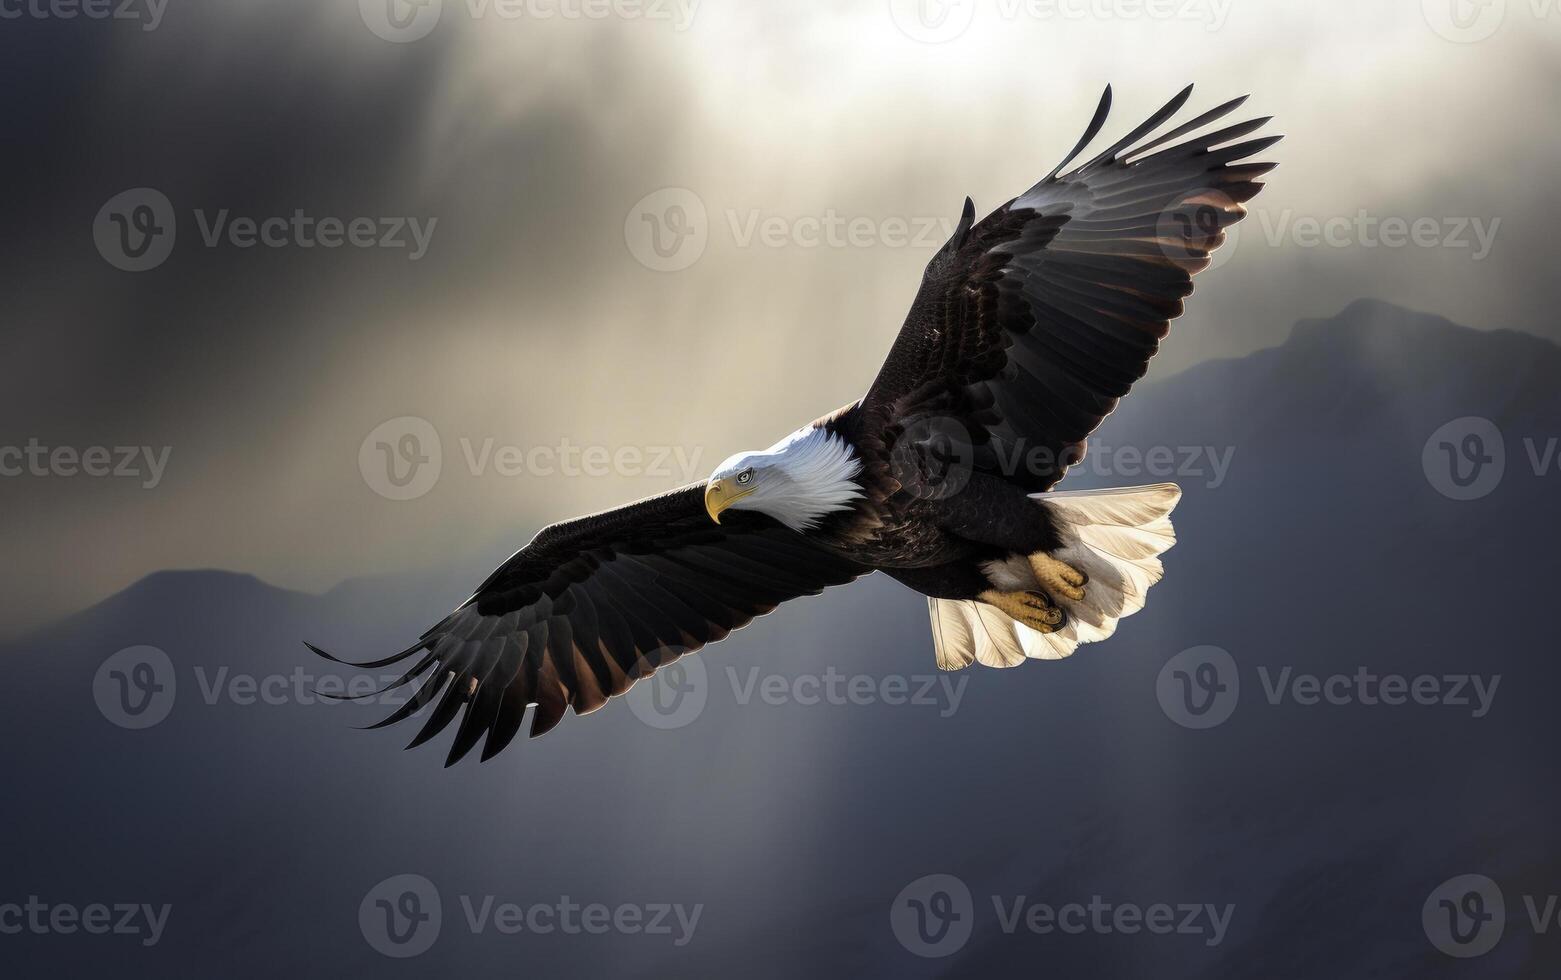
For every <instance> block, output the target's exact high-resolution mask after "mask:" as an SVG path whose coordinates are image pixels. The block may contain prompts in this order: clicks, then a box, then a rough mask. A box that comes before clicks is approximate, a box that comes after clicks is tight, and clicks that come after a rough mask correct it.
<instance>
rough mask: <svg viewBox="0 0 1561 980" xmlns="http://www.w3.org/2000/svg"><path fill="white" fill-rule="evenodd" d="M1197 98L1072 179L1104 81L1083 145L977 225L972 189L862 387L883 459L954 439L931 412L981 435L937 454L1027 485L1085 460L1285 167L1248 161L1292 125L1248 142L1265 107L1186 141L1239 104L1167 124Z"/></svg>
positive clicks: (1168, 110)
mask: <svg viewBox="0 0 1561 980" xmlns="http://www.w3.org/2000/svg"><path fill="white" fill-rule="evenodd" d="M1191 93H1192V86H1188V87H1187V88H1186V89H1184V90H1183V91H1182V92H1181V93H1180V94H1178V95H1177V96H1176V98H1174V99H1172V100H1171V101H1170V102H1169V103H1168V104H1167V105H1166V106H1164V107H1163V108H1162V109H1161V110H1160V111H1159V112H1157V113H1155V114H1154V115H1153V116H1152V117H1150V118H1149V119H1148V120H1147V121H1146V122H1145V123H1144V124H1143V125H1141V126H1139V127H1137V128H1136V129H1134V130H1133V131H1132V132H1131V133H1129V134H1128V135H1127V136H1126V137H1124V138H1123V139H1121V140H1120V141H1118V142H1117V143H1115V144H1113V145H1112V146H1110V147H1108V148H1107V149H1106V150H1104V151H1102V152H1101V153H1099V154H1098V155H1096V156H1094V157H1093V158H1091V159H1090V160H1089V161H1088V162H1086V163H1084V164H1082V165H1080V166H1078V167H1077V168H1075V169H1074V170H1072V171H1071V172H1069V173H1066V174H1061V171H1062V168H1063V167H1065V166H1067V165H1068V164H1069V163H1070V162H1071V161H1072V160H1073V159H1074V158H1075V157H1077V156H1078V155H1079V153H1080V152H1082V151H1083V150H1084V149H1085V148H1086V147H1087V146H1088V145H1089V144H1090V143H1091V142H1092V141H1093V140H1094V137H1095V135H1096V134H1097V133H1098V132H1099V131H1100V128H1101V126H1102V125H1103V124H1104V123H1105V120H1106V115H1107V113H1108V111H1109V110H1110V106H1111V89H1110V88H1109V87H1108V88H1107V89H1106V91H1105V94H1104V96H1103V97H1102V98H1101V101H1100V106H1099V108H1098V109H1097V110H1096V112H1095V117H1094V120H1093V121H1092V122H1091V123H1090V126H1089V129H1088V131H1087V132H1086V133H1085V135H1084V137H1083V139H1081V140H1080V141H1079V144H1078V145H1077V146H1076V147H1075V148H1074V150H1073V152H1072V153H1070V154H1069V155H1068V156H1067V157H1066V158H1065V159H1064V160H1063V161H1062V163H1060V164H1058V166H1057V168H1056V170H1053V171H1052V173H1051V174H1049V175H1047V177H1046V178H1045V179H1043V180H1042V181H1041V182H1040V183H1038V184H1036V185H1035V186H1034V187H1032V188H1030V189H1029V190H1028V191H1026V192H1025V193H1024V194H1022V195H1020V196H1019V197H1017V198H1015V199H1014V200H1011V201H1009V202H1008V203H1007V204H1004V205H1003V206H1002V207H1000V208H998V209H997V210H996V211H994V212H992V213H991V214H990V215H988V216H987V217H985V218H983V219H982V220H981V222H980V223H979V224H975V225H974V227H972V222H973V221H974V218H975V209H974V206H973V205H972V203H971V201H970V199H969V198H966V200H965V209H964V214H963V216H962V218H961V220H960V222H959V225H958V226H957V228H956V229H955V232H954V234H953V236H952V237H951V238H950V239H949V241H948V243H947V244H945V245H944V246H943V248H942V249H941V250H939V252H938V253H937V254H936V255H935V256H934V257H933V258H932V260H931V261H930V262H929V263H928V265H927V270H926V274H925V275H924V277H923V279H922V284H921V289H920V291H919V292H918V293H917V294H916V301H915V303H914V304H913V305H912V307H911V311H910V314H909V315H908V316H907V317H906V320H905V325H904V326H903V327H902V328H901V330H900V333H899V335H898V337H897V338H896V339H895V342H894V346H893V348H892V349H891V350H890V352H889V356H888V358H887V360H886V361H885V363H884V365H883V368H882V370H881V371H880V372H879V375H878V377H877V379H876V380H875V381H874V382H873V386H872V388H871V389H869V391H868V393H867V395H866V397H865V398H864V399H863V405H862V408H863V411H864V418H865V419H867V420H870V422H869V424H868V426H867V428H868V429H870V430H872V431H875V432H876V433H878V435H879V438H881V439H882V440H883V442H884V444H885V445H884V446H882V447H879V448H880V450H881V452H882V453H883V454H885V455H886V454H887V453H889V452H891V451H894V452H897V451H898V448H899V447H898V446H897V445H896V444H895V440H896V438H898V437H900V436H902V435H906V434H907V433H909V435H908V436H907V438H910V439H919V438H924V437H925V436H926V433H928V432H932V433H934V434H935V435H936V437H937V438H939V439H943V440H947V439H948V438H949V435H948V427H947V425H944V426H942V427H939V426H932V427H930V428H929V427H927V426H921V427H918V426H915V425H912V424H910V423H911V421H912V420H914V419H916V418H922V419H925V418H928V417H937V418H939V419H948V420H951V421H952V422H953V423H955V424H956V425H957V426H958V427H960V428H962V429H963V430H964V431H963V432H961V433H959V435H958V438H959V439H960V441H963V440H964V439H966V438H968V440H969V443H970V445H969V446H964V447H961V448H959V449H952V450H951V449H950V448H949V447H943V450H942V451H943V452H945V453H948V452H960V451H968V452H970V454H971V456H970V458H971V460H972V462H973V465H974V466H975V467H976V468H977V469H980V470H986V471H989V472H994V473H998V474H1000V475H1002V476H1003V477H1005V478H1006V479H1008V480H1010V481H1012V482H1015V483H1017V484H1019V485H1021V486H1022V487H1024V489H1026V490H1027V491H1030V492H1037V491H1042V490H1048V489H1050V488H1051V487H1052V486H1054V485H1055V484H1056V483H1057V481H1058V480H1060V479H1061V478H1062V476H1063V473H1064V472H1065V471H1066V469H1067V467H1068V466H1069V465H1070V464H1071V463H1074V462H1077V461H1078V459H1080V458H1082V456H1083V451H1084V441H1085V438H1086V437H1087V436H1088V435H1089V434H1090V433H1091V432H1093V431H1094V430H1095V428H1096V427H1098V426H1099V425H1100V423H1101V422H1102V421H1103V420H1104V419H1105V417H1106V416H1107V415H1108V414H1110V413H1111V411H1112V410H1113V409H1114V408H1115V407H1116V404H1117V401H1118V399H1120V398H1121V397H1122V396H1123V395H1125V394H1127V392H1128V390H1129V389H1130V388H1131V387H1132V385H1133V383H1134V382H1135V381H1137V380H1138V379H1139V378H1141V377H1143V375H1144V373H1145V371H1147V370H1148V367H1149V359H1150V358H1151V357H1153V356H1154V354H1155V352H1156V351H1157V350H1158V349H1159V344H1160V340H1161V338H1163V337H1164V336H1165V335H1166V333H1167V332H1168V330H1169V328H1170V321H1171V320H1172V319H1174V318H1176V317H1178V316H1180V315H1181V313H1182V300H1183V299H1184V298H1185V297H1186V296H1187V295H1188V294H1190V293H1191V292H1192V276H1193V274H1194V273H1196V272H1199V271H1201V270H1202V269H1204V268H1206V267H1207V266H1208V264H1209V255H1210V253H1211V252H1213V251H1214V249H1215V248H1217V247H1218V246H1219V245H1220V244H1221V243H1222V242H1223V241H1224V239H1225V234H1224V229H1225V228H1227V227H1229V226H1230V225H1232V224H1234V223H1235V222H1237V221H1239V220H1240V219H1241V218H1242V217H1243V216H1244V215H1245V214H1246V210H1245V208H1243V207H1242V203H1243V202H1244V201H1247V200H1250V199H1251V198H1252V197H1253V196H1254V195H1256V194H1257V192H1258V191H1259V190H1260V189H1261V188H1262V186H1263V185H1262V184H1260V183H1257V182H1256V178H1258V177H1260V176H1262V175H1263V174H1265V173H1267V172H1268V171H1270V170H1272V169H1273V167H1274V164H1271V163H1249V162H1246V161H1247V160H1249V159H1250V158H1251V157H1252V156H1253V155H1255V154H1257V153H1260V152H1262V151H1263V150H1265V149H1267V148H1268V147H1270V146H1272V145H1273V144H1274V143H1276V142H1278V141H1279V139H1280V137H1277V136H1273V137H1267V138H1260V139H1253V140H1248V141H1245V142H1240V141H1241V140H1242V138H1243V137H1246V136H1248V135H1250V134H1251V133H1253V132H1255V131H1256V130H1257V129H1259V128H1261V127H1262V126H1263V125H1264V124H1265V123H1267V122H1268V118H1263V119H1254V120H1251V121H1249V122H1243V123H1238V124H1236V125H1232V126H1227V127H1225V128H1221V129H1219V130H1217V131H1215V132H1210V133H1207V134H1205V135H1201V136H1196V137H1193V138H1190V139H1186V140H1185V141H1184V142H1177V141H1178V140H1181V139H1183V137H1186V136H1188V134H1190V133H1193V132H1195V131H1197V130H1199V129H1201V128H1203V127H1204V126H1206V125H1208V124H1210V123H1212V122H1214V121H1216V120H1218V119H1221V118H1222V117H1224V116H1226V115H1227V114H1229V113H1230V112H1232V111H1233V110H1235V109H1236V108H1237V107H1238V106H1240V105H1241V104H1242V103H1243V102H1244V101H1245V98H1242V99H1236V100H1234V101H1231V102H1227V103H1225V104H1224V105H1222V106H1219V107H1218V108H1215V109H1212V110H1210V111H1209V112H1206V113H1204V114H1203V115H1201V116H1198V117H1197V118H1195V119H1193V120H1191V121H1189V122H1187V123H1186V124H1184V125H1181V126H1178V127H1176V128H1175V129H1173V130H1171V131H1170V132H1167V133H1165V134H1163V135H1160V136H1156V135H1155V131H1156V130H1158V129H1159V128H1160V127H1161V126H1162V125H1164V124H1165V123H1167V121H1168V120H1170V119H1171V117H1172V116H1174V115H1175V114H1176V112H1177V111H1178V110H1180V109H1181V107H1182V106H1183V104H1185V103H1186V101H1187V98H1188V96H1189V95H1191ZM1059 174H1061V175H1060V176H1059ZM916 448H918V449H922V448H928V447H916ZM931 448H933V449H934V450H936V447H931Z"/></svg>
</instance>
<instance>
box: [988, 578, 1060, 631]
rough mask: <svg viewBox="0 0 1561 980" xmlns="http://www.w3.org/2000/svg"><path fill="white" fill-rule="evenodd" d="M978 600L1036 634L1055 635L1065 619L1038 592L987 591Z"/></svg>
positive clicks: (1043, 595)
mask: <svg viewBox="0 0 1561 980" xmlns="http://www.w3.org/2000/svg"><path fill="white" fill-rule="evenodd" d="M980 598H981V601H982V602H984V603H986V604H987V605H989V606H992V607H994V608H996V609H998V610H1001V611H1002V612H1003V613H1004V614H1005V615H1007V616H1009V617H1010V618H1012V619H1014V620H1017V621H1018V622H1020V623H1022V624H1024V625H1025V626H1028V627H1030V628H1031V629H1033V630H1035V631H1036V632H1037V633H1055V632H1056V631H1057V629H1058V628H1059V627H1060V626H1061V625H1062V623H1063V620H1065V619H1066V618H1067V615H1066V614H1065V613H1064V612H1063V611H1062V610H1061V609H1058V608H1057V607H1056V606H1055V605H1053V604H1052V601H1051V599H1050V598H1048V597H1047V596H1046V595H1045V594H1043V593H1040V592H998V591H996V590H995V589H988V590H987V591H985V592H983V593H981V596H980Z"/></svg>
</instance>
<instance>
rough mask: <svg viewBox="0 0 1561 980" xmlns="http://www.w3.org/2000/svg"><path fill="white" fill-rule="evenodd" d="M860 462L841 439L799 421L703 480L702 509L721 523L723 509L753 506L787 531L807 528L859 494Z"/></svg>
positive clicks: (846, 505)
mask: <svg viewBox="0 0 1561 980" xmlns="http://www.w3.org/2000/svg"><path fill="white" fill-rule="evenodd" d="M861 471H862V463H861V461H860V460H859V459H857V457H856V453H855V452H853V451H852V447H851V445H850V444H849V443H847V442H846V441H845V440H844V439H842V438H840V437H839V436H837V435H835V434H834V433H832V432H830V431H828V430H827V429H825V428H823V427H822V426H816V425H810V426H804V427H803V428H801V429H798V430H797V431H796V432H793V433H792V434H791V435H789V436H787V437H786V438H784V439H782V440H781V441H780V442H778V443H776V444H775V445H773V446H771V447H770V448H769V449H766V450H764V451H762V452H749V453H738V454H737V455H736V456H733V457H731V458H730V459H728V460H727V461H726V462H724V463H722V464H721V465H720V466H718V467H716V471H715V472H714V473H713V474H711V476H710V480H709V482H708V483H706V484H705V510H707V511H709V512H710V519H711V520H713V521H715V522H716V523H717V524H719V523H721V512H722V511H725V510H727V509H729V508H730V509H733V510H756V511H759V512H760V513H762V514H766V515H768V516H770V517H773V518H774V519H775V520H777V521H780V522H781V523H782V524H784V525H786V526H787V527H789V528H791V529H792V530H793V531H807V530H809V529H811V528H813V527H815V526H817V525H818V522H819V520H820V519H821V518H822V517H824V515H826V514H830V513H833V512H835V511H838V510H846V509H848V508H849V507H850V506H851V502H852V501H853V500H855V499H857V498H858V497H861V496H862V486H861V484H859V483H858V482H857V481H856V477H857V475H858V474H859V473H861Z"/></svg>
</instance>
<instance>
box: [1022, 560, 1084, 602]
mask: <svg viewBox="0 0 1561 980" xmlns="http://www.w3.org/2000/svg"><path fill="white" fill-rule="evenodd" d="M1030 570H1031V571H1033V572H1034V573H1035V578H1036V581H1038V582H1040V583H1041V585H1042V586H1043V587H1044V588H1045V589H1046V590H1047V591H1048V592H1054V593H1056V594H1057V595H1060V596H1066V597H1068V598H1069V599H1072V600H1073V601H1074V602H1081V601H1083V599H1084V586H1085V585H1086V584H1088V582H1089V576H1087V575H1085V574H1084V573H1083V572H1081V571H1079V570H1078V569H1076V568H1074V567H1073V566H1072V565H1069V564H1068V563H1067V562H1062V561H1058V560H1057V559H1055V558H1053V557H1052V556H1051V555H1048V554H1047V553H1046V552H1044V551H1038V552H1036V553H1035V554H1033V555H1031V556H1030Z"/></svg>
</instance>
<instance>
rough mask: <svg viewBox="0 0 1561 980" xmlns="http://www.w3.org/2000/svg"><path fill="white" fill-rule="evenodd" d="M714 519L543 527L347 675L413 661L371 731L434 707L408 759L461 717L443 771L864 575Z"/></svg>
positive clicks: (655, 513)
mask: <svg viewBox="0 0 1561 980" xmlns="http://www.w3.org/2000/svg"><path fill="white" fill-rule="evenodd" d="M725 517H726V519H725V520H723V522H722V523H721V524H716V523H714V522H713V521H711V520H710V518H709V516H708V515H707V514H706V512H705V508H704V487H703V485H701V484H695V485H692V486H688V487H684V488H682V489H680V490H674V491H672V492H670V493H667V494H663V495H661V496H658V497H651V498H649V499H647V500H642V501H639V502H638V503H634V504H630V505H628V506H626V507H621V508H619V509H617V510H612V511H607V512H604V513H601V514H596V515H593V516H590V517H583V518H580V519H578V520H574V521H567V522H565V523H562V524H555V525H552V526H551V527H548V528H546V529H544V530H543V531H542V532H540V533H539V534H538V535H537V536H536V538H534V539H533V540H532V542H531V543H530V544H528V545H527V546H526V547H525V548H522V549H521V550H520V551H518V552H516V553H515V555H514V556H512V557H511V558H510V559H509V560H508V561H506V562H505V563H504V564H503V565H502V566H500V567H499V569H498V570H497V571H495V572H494V573H493V574H492V575H491V576H489V578H488V580H487V581H486V582H484V583H483V584H482V586H481V587H480V588H479V589H478V590H477V592H476V593H475V594H474V595H473V596H472V597H471V598H470V599H468V600H467V601H466V602H465V603H463V604H462V605H461V607H460V608H459V609H457V610H455V611H454V612H452V613H451V614H450V615H449V616H446V617H445V618H444V619H443V620H441V621H440V622H439V623H438V624H437V625H436V626H434V627H433V628H432V629H430V630H429V631H428V632H427V633H425V634H423V637H422V639H420V640H419V641H418V642H417V643H416V644H414V645H412V646H411V647H409V648H408V649H406V650H403V651H402V652H400V653H398V654H395V655H394V656H390V657H386V658H385V659H383V660H377V661H373V662H370V663H362V664H352V666H356V667H367V668H379V667H386V666H389V665H391V664H397V663H402V662H405V661H411V666H410V667H409V668H408V669H407V670H406V672H405V673H404V674H403V675H402V676H401V677H400V678H399V679H398V680H396V681H395V682H393V683H392V684H391V685H390V686H389V687H387V688H386V689H385V690H394V689H397V688H400V687H403V686H406V685H409V684H411V683H412V682H413V681H416V680H418V679H419V678H423V680H422V683H421V687H419V688H418V689H417V691H416V693H415V694H414V695H413V696H412V697H411V698H409V699H408V700H407V701H406V702H404V703H403V704H402V705H400V706H399V707H398V708H397V709H396V710H395V711H394V712H393V713H392V714H391V715H390V716H389V717H387V718H385V719H384V720H383V721H381V722H379V723H378V724H375V725H372V726H370V727H372V728H382V727H385V726H387V725H393V724H395V723H396V722H399V721H403V720H405V719H406V718H409V717H411V716H412V715H414V714H416V713H418V712H419V711H421V710H422V709H424V708H426V707H428V706H429V705H433V708H432V710H431V711H430V712H429V713H428V716H427V720H426V721H425V722H424V724H423V727H422V729H421V730H420V731H419V732H418V733H417V735H416V736H415V737H414V738H413V739H412V742H411V744H409V745H408V746H407V748H412V747H414V746H417V745H421V744H422V743H424V742H426V741H428V740H429V739H431V738H433V737H434V736H435V735H437V734H439V733H440V732H441V731H443V730H444V729H445V728H446V727H448V726H449V725H450V723H451V722H452V721H454V720H455V718H456V715H457V714H459V715H461V722H460V725H459V727H458V728H457V729H456V735H455V740H454V742H453V743H452V744H451V746H450V751H449V755H448V757H447V758H446V760H445V765H447V766H449V765H452V764H454V763H455V762H457V761H458V760H460V759H461V758H462V757H463V756H465V755H466V754H467V753H468V752H470V751H471V749H472V748H473V746H475V745H476V744H477V742H478V741H479V740H482V739H484V738H486V741H485V743H484V745H483V750H482V758H483V760H484V761H486V760H487V759H490V758H492V757H493V756H494V755H496V754H497V753H498V752H499V751H501V750H502V749H503V748H504V747H505V746H506V745H508V744H509V742H510V740H511V739H513V738H514V737H515V734H516V732H518V731H519V730H520V726H521V720H522V716H523V715H524V714H525V711H526V708H527V707H528V706H530V707H534V708H535V711H534V712H533V713H532V716H531V736H532V737H533V738H534V737H536V736H538V735H541V734H543V733H545V732H547V731H549V730H550V729H552V728H553V726H554V725H556V724H558V722H559V720H560V719H561V718H563V716H564V712H565V709H566V708H569V707H573V708H574V710H575V713H576V714H586V713H588V712H591V711H595V710H596V709H597V708H600V707H601V706H602V705H604V704H606V703H607V699H608V698H610V697H613V696H615V695H618V694H622V693H623V692H624V691H626V690H628V688H629V687H630V686H631V685H632V684H633V683H634V682H635V681H636V680H639V679H640V678H643V677H648V676H650V675H651V674H653V673H655V671H656V669H657V668H659V667H662V666H665V665H667V664H669V663H672V662H673V661H675V660H677V659H678V658H679V657H681V656H682V655H683V654H685V653H688V652H691V651H693V650H697V649H699V648H700V647H702V646H704V645H705V644H707V643H713V642H715V641H717V640H720V639H722V638H723V637H725V636H726V635H727V634H728V633H730V632H731V631H732V630H735V629H739V628H741V627H743V626H745V625H747V624H748V623H749V622H750V621H752V620H753V619H754V618H755V617H757V616H762V615H764V614H765V613H768V612H770V611H772V610H774V609H775V607H777V606H779V605H780V604H781V603H783V602H785V601H786V600H788V599H792V598H795V597H797V596H802V595H815V594H817V593H819V592H821V591H823V589H824V588H826V587H827V586H831V585H840V584H843V583H845V582H849V581H850V580H852V579H854V578H856V577H857V576H859V575H861V574H864V573H865V572H866V571H867V569H866V568H864V567H862V566H860V565H857V564H855V563H853V562H850V561H847V560H845V559H841V558H839V557H836V556H834V555H832V554H830V553H829V552H826V551H824V550H822V549H821V548H819V547H817V546H816V545H814V544H813V543H812V542H810V541H809V540H808V539H807V538H806V537H804V536H803V535H801V534H799V533H797V532H796V531H793V530H791V529H789V528H787V527H784V526H782V525H780V524H778V523H776V522H775V521H773V520H771V519H769V518H767V517H764V516H762V515H760V514H758V513H755V512H752V511H729V512H728V513H727V514H726V515H725ZM309 648H310V649H311V650H314V651H315V652H316V653H318V654H320V655H321V656H323V657H327V658H329V659H331V660H336V659H337V658H336V657H334V656H332V655H331V654H329V653H326V652H325V651H323V650H320V649H319V648H318V647H315V646H313V645H310V647H309ZM338 662H341V663H346V662H347V661H338ZM424 675H427V676H426V678H424ZM376 693H383V692H376Z"/></svg>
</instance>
